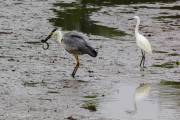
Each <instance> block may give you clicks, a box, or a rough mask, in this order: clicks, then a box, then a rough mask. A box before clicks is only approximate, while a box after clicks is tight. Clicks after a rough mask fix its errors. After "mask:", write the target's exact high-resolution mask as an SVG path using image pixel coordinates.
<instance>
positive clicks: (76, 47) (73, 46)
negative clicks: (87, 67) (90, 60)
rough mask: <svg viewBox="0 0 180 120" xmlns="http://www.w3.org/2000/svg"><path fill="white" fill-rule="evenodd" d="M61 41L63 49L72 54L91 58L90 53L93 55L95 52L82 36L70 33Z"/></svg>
mask: <svg viewBox="0 0 180 120" xmlns="http://www.w3.org/2000/svg"><path fill="white" fill-rule="evenodd" d="M63 41H64V44H65V49H66V50H67V51H68V52H70V53H74V54H89V55H91V56H93V55H92V53H94V51H95V50H94V49H93V48H92V47H91V46H90V45H89V44H88V43H87V42H86V38H85V37H84V36H82V35H80V34H78V33H73V32H71V33H67V34H65V35H64V39H63ZM94 54H95V53H94ZM94 56H95V55H94Z"/></svg>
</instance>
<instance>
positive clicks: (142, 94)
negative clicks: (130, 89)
mask: <svg viewBox="0 0 180 120" xmlns="http://www.w3.org/2000/svg"><path fill="white" fill-rule="evenodd" d="M150 90H151V84H149V83H140V85H139V86H138V87H137V88H136V90H135V92H134V99H133V101H134V110H131V111H127V113H129V114H135V113H136V112H137V110H138V108H137V103H138V102H140V101H142V100H144V99H145V98H146V97H147V96H148V95H149V93H150Z"/></svg>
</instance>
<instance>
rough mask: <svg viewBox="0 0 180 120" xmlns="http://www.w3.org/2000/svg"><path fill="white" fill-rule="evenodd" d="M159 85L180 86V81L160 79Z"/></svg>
mask: <svg viewBox="0 0 180 120" xmlns="http://www.w3.org/2000/svg"><path fill="white" fill-rule="evenodd" d="M160 85H162V86H171V87H173V88H180V81H170V80H161V82H160Z"/></svg>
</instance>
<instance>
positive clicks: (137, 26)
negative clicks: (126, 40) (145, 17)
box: [135, 19, 140, 34]
mask: <svg viewBox="0 0 180 120" xmlns="http://www.w3.org/2000/svg"><path fill="white" fill-rule="evenodd" d="M139 24H140V19H137V23H136V27H135V34H137V33H138V31H139Z"/></svg>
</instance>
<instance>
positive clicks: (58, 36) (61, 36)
mask: <svg viewBox="0 0 180 120" xmlns="http://www.w3.org/2000/svg"><path fill="white" fill-rule="evenodd" d="M62 39H63V34H62V33H61V32H59V33H58V34H57V41H58V42H59V43H61V42H62Z"/></svg>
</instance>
